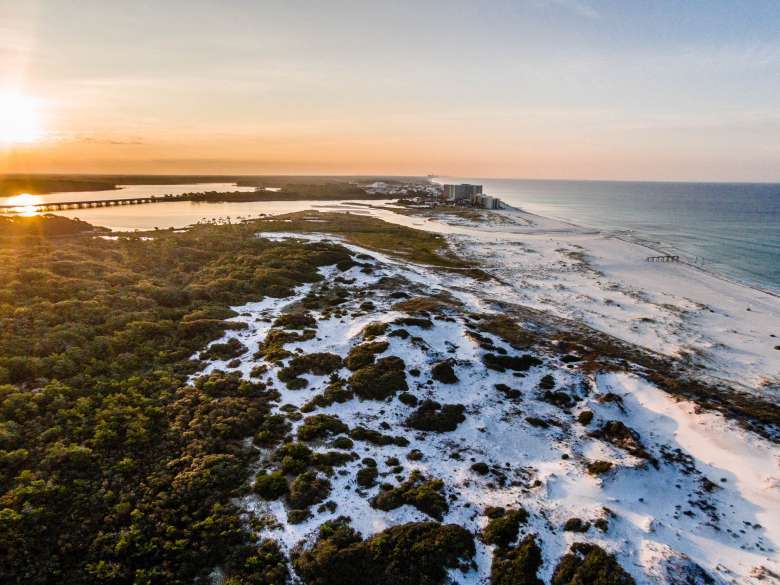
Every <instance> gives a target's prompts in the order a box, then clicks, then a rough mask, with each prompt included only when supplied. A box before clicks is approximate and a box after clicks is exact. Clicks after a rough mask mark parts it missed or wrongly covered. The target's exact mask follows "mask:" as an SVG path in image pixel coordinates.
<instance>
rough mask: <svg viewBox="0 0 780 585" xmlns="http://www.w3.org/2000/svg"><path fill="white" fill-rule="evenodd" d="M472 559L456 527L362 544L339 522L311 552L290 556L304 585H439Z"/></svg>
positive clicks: (324, 530)
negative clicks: (449, 573) (451, 571)
mask: <svg viewBox="0 0 780 585" xmlns="http://www.w3.org/2000/svg"><path fill="white" fill-rule="evenodd" d="M474 554H475V548H474V537H473V536H472V535H471V534H470V533H469V532H468V531H467V530H466V529H464V528H462V527H461V526H457V525H455V524H438V523H436V522H412V523H409V524H400V525H398V526H393V527H391V528H387V529H385V530H383V531H382V532H379V533H377V534H375V535H374V536H372V537H371V538H368V539H366V540H363V538H362V537H361V535H360V533H358V532H357V531H355V530H354V529H353V528H352V527H351V526H350V525H349V519H348V518H345V517H340V518H337V519H336V520H333V521H330V522H325V523H324V524H322V525H321V526H320V531H319V536H318V538H317V541H316V542H315V544H314V546H313V547H312V548H311V550H303V549H298V550H296V551H293V555H292V556H293V566H294V567H295V571H296V573H297V574H298V575H299V576H300V578H301V579H302V580H303V582H304V583H306V585H364V583H365V582H366V578H367V577H368V576H370V580H371V582H372V583H376V584H377V585H442V584H443V583H445V581H446V579H447V570H448V569H456V568H459V567H462V566H464V562H465V561H467V560H469V559H471V558H472V557H473V556H474ZM466 566H467V565H466Z"/></svg>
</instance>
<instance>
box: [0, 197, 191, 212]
mask: <svg viewBox="0 0 780 585" xmlns="http://www.w3.org/2000/svg"><path fill="white" fill-rule="evenodd" d="M181 200H182V198H181V197H176V198H174V197H154V196H150V197H128V198H125V199H97V200H92V201H50V202H45V203H30V204H28V205H18V204H17V205H0V213H19V212H31V211H34V212H38V213H45V212H48V211H65V210H68V209H91V208H95V207H115V206H119V205H145V204H147V203H159V202H162V201H181Z"/></svg>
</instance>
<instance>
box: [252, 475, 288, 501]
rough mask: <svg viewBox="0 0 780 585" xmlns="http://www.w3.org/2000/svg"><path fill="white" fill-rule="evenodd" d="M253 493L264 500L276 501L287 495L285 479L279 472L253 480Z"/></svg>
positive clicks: (259, 476)
mask: <svg viewBox="0 0 780 585" xmlns="http://www.w3.org/2000/svg"><path fill="white" fill-rule="evenodd" d="M254 492H255V493H256V494H257V495H258V496H260V497H261V498H263V499H264V500H277V499H279V498H281V497H282V496H283V495H285V494H286V493H287V479H286V478H285V477H284V475H283V474H282V473H281V472H280V471H276V472H274V473H270V474H269V473H263V474H260V475H258V476H257V477H256V478H255V486H254Z"/></svg>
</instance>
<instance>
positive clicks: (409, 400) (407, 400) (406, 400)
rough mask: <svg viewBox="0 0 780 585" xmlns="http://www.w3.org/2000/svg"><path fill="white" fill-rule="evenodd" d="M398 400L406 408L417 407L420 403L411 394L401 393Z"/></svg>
mask: <svg viewBox="0 0 780 585" xmlns="http://www.w3.org/2000/svg"><path fill="white" fill-rule="evenodd" d="M398 400H400V401H401V402H402V403H403V404H405V405H406V406H417V402H418V401H417V397H416V396H415V395H414V394H412V393H411V392H401V393H400V394H399V395H398Z"/></svg>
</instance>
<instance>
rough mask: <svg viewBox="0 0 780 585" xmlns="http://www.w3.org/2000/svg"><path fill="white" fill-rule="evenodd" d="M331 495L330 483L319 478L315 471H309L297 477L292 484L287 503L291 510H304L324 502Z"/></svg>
mask: <svg viewBox="0 0 780 585" xmlns="http://www.w3.org/2000/svg"><path fill="white" fill-rule="evenodd" d="M329 495H330V482H329V481H328V480H327V479H321V478H318V477H317V474H316V473H315V472H313V471H307V472H305V473H302V474H301V475H299V476H298V477H296V478H295V479H294V480H293V482H292V483H291V484H290V490H289V491H288V493H287V503H288V504H289V505H290V507H291V508H294V509H297V510H302V509H305V508H308V507H309V506H311V505H312V504H318V503H320V502H322V501H324V500H325V499H327V497H328V496H329Z"/></svg>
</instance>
